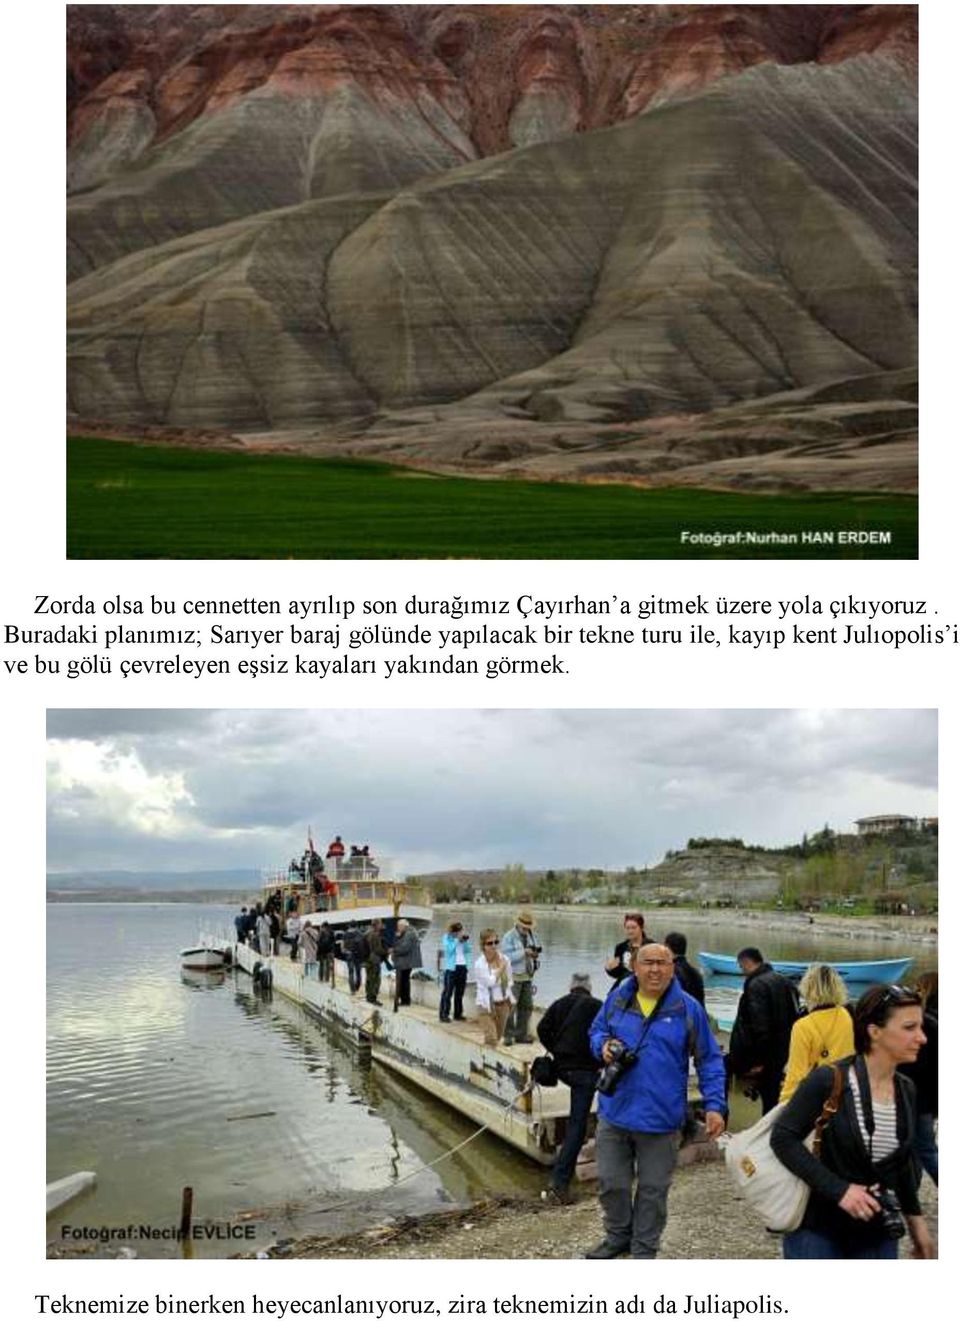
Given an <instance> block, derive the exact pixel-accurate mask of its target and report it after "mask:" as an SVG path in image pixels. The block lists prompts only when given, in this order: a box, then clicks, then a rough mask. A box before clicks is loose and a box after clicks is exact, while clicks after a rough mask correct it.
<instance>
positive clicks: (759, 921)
mask: <svg viewBox="0 0 960 1321" xmlns="http://www.w3.org/2000/svg"><path fill="white" fill-rule="evenodd" d="M448 907H449V908H465V907H475V906H474V905H469V904H449V905H446V904H435V905H434V909H435V911H437V912H442V911H443V910H444V909H445V908H448ZM524 907H526V908H529V909H530V910H531V911H532V912H533V913H535V914H536V913H540V914H544V913H558V914H569V913H583V912H586V913H596V914H598V915H602V914H605V913H609V914H611V915H612V916H614V917H619V916H622V914H623V905H622V904H619V905H604V904H589V905H584V906H582V907H577V906H572V905H569V904H525V905H524ZM478 908H479V910H481V911H483V912H485V913H490V914H491V916H493V915H496V916H497V917H500V916H501V915H505V916H506V917H507V918H509V917H511V916H512V915H514V913H515V911H516V905H515V904H500V903H497V904H483V905H479V906H478ZM646 916H647V923H648V925H649V926H650V927H651V928H655V929H659V928H660V927H663V928H664V929H665V930H669V928H670V926H677V925H679V924H680V923H681V922H682V921H683V920H684V919H686V920H687V921H689V920H690V919H691V918H697V919H700V920H714V921H716V920H722V921H723V923H724V925H729V926H742V927H743V928H744V930H746V931H749V933H750V934H751V935H752V936H753V937H754V938H755V939H756V937H757V929H758V927H759V928H760V930H761V931H771V932H773V931H795V932H798V933H800V932H808V931H809V929H810V927H811V926H812V927H813V929H814V930H815V931H816V932H818V933H820V934H824V935H829V936H837V937H839V938H840V939H842V940H851V941H855V940H871V941H874V940H880V941H889V942H891V943H893V942H897V941H899V942H904V941H905V942H909V943H913V944H919V945H936V944H937V940H938V919H937V918H936V917H930V916H927V917H909V916H907V915H898V916H893V917H882V916H876V917H847V916H845V915H844V914H842V913H781V912H776V911H771V910H769V909H760V908H724V909H712V908H693V907H690V908H680V907H676V908H674V907H670V908H659V907H658V908H651V909H649V910H648V911H647V914H646Z"/></svg>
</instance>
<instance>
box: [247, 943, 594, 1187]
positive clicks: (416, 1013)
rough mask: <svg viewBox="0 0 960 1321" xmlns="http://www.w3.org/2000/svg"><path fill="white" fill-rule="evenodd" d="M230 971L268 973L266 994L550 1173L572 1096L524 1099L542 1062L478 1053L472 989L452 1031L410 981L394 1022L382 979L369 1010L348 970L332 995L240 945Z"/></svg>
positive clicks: (425, 986) (433, 986)
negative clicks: (379, 997) (378, 1000)
mask: <svg viewBox="0 0 960 1321" xmlns="http://www.w3.org/2000/svg"><path fill="white" fill-rule="evenodd" d="M234 961H235V963H236V965H237V967H238V968H241V969H243V970H244V971H245V972H248V973H250V974H252V973H253V971H254V968H255V967H256V965H257V964H259V965H260V966H261V967H262V968H269V969H270V972H271V975H272V979H273V990H274V991H276V992H277V994H278V995H282V996H284V997H286V998H287V999H288V1000H291V1001H293V1003H294V1004H297V1005H302V1006H303V1007H304V1008H305V1009H306V1010H307V1011H308V1012H309V1013H311V1014H313V1015H314V1016H315V1017H316V1018H318V1019H319V1020H320V1021H321V1022H323V1023H327V1024H330V1025H332V1026H333V1027H335V1028H337V1029H338V1030H339V1031H340V1032H342V1033H345V1034H346V1035H347V1036H348V1037H349V1038H350V1039H351V1040H352V1041H353V1042H354V1043H355V1044H356V1045H357V1046H358V1047H359V1048H361V1049H363V1050H369V1052H370V1056H371V1058H372V1059H373V1060H376V1062H377V1063H378V1064H382V1065H384V1066H385V1067H386V1068H388V1069H390V1070H392V1071H393V1072H394V1073H396V1074H399V1075H400V1076H401V1077H403V1078H406V1079H407V1081H408V1082H411V1083H413V1084H414V1085H415V1086H417V1087H422V1088H423V1089H424V1090H425V1091H427V1092H429V1093H430V1095H431V1096H433V1097H435V1098H436V1099H437V1100H440V1101H444V1102H445V1103H446V1104H447V1105H449V1106H450V1107H451V1108H452V1109H454V1110H456V1111H458V1112H459V1113H460V1114H461V1115H463V1116H464V1117H465V1118H467V1119H469V1120H471V1121H472V1122H473V1123H475V1124H477V1125H478V1126H479V1125H481V1124H483V1125H487V1126H488V1127H489V1131H490V1133H491V1134H492V1135H493V1136H494V1137H498V1138H500V1139H502V1140H503V1141H504V1142H509V1143H510V1145H511V1146H513V1147H515V1148H517V1150H519V1151H522V1152H523V1153H524V1155H526V1156H529V1157H530V1158H531V1159H533V1160H535V1161H538V1162H539V1163H540V1164H541V1165H551V1164H552V1163H553V1159H554V1156H555V1154H556V1151H557V1150H558V1148H559V1146H560V1144H561V1143H562V1142H563V1137H564V1133H565V1130H566V1122H567V1115H568V1114H569V1110H570V1093H569V1090H568V1088H567V1087H566V1086H564V1084H563V1083H560V1084H558V1085H557V1086H556V1087H550V1088H534V1089H532V1090H528V1088H529V1083H530V1062H531V1061H532V1060H533V1059H535V1058H536V1057H537V1056H538V1055H542V1054H543V1047H542V1046H540V1045H539V1043H538V1044H535V1045H515V1046H504V1045H499V1046H486V1045H484V1043H483V1033H482V1030H481V1027H480V1024H479V1023H478V1022H477V1021H476V1018H475V1017H471V1016H472V1015H474V1014H475V1006H474V1004H473V988H472V987H468V994H467V995H466V996H465V998H464V1009H465V1010H466V1011H467V1013H468V1017H467V1018H466V1019H465V1020H464V1021H463V1022H460V1023H441V1022H440V1021H439V1019H438V1017H437V1015H438V1006H439V995H440V988H439V987H438V985H437V983H436V982H433V981H429V980H426V979H419V978H414V979H413V980H412V982H411V999H412V1000H413V1002H414V1003H413V1004H411V1005H405V1006H403V1007H401V1008H400V1009H399V1010H398V1011H397V1012H396V1013H394V1012H393V999H392V982H390V981H388V980H387V979H386V978H384V981H383V984H382V988H381V989H382V992H383V1000H384V1003H383V1005H382V1006H375V1005H371V1004H368V1003H367V1001H366V1000H365V999H364V996H363V992H362V991H358V992H357V993H356V995H352V994H351V993H350V991H349V989H348V983H347V975H346V965H345V964H343V963H339V962H338V963H337V964H336V969H335V972H336V976H335V982H334V984H333V985H331V984H329V983H326V982H319V981H315V980H314V979H313V978H308V977H304V975H303V965H302V964H300V963H295V962H294V961H293V960H292V959H290V958H289V956H286V957H285V956H283V955H279V956H275V957H270V956H266V955H262V954H258V953H257V952H256V951H255V950H253V949H251V948H250V947H249V946H247V945H236V946H235V947H234Z"/></svg>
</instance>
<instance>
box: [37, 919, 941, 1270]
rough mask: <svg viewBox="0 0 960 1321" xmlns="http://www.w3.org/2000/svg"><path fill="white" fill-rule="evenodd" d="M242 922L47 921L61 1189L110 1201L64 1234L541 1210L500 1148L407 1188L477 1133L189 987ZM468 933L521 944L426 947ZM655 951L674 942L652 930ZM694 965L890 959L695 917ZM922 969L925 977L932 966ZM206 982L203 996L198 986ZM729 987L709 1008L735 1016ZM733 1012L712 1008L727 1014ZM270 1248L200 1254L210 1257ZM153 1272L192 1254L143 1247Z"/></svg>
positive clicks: (287, 1013)
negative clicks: (512, 1197)
mask: <svg viewBox="0 0 960 1321" xmlns="http://www.w3.org/2000/svg"><path fill="white" fill-rule="evenodd" d="M232 916H233V910H231V909H228V908H219V907H217V906H214V905H193V904H51V905H48V908H47V1018H48V1064H47V1088H48V1095H47V1134H48V1137H47V1178H48V1179H51V1180H52V1179H56V1178H60V1177H62V1176H63V1175H66V1174H70V1173H73V1172H74V1171H76V1170H95V1171H96V1172H97V1179H98V1182H97V1186H96V1189H95V1190H93V1191H92V1192H90V1193H88V1194H86V1195H85V1196H84V1197H82V1198H80V1199H78V1200H77V1201H74V1202H72V1203H70V1204H68V1205H67V1206H66V1207H64V1208H63V1209H62V1210H61V1211H60V1212H59V1213H57V1214H55V1215H53V1216H51V1217H49V1218H48V1220H47V1239H48V1242H49V1241H55V1240H58V1239H59V1238H60V1235H61V1231H62V1227H63V1226H64V1225H73V1226H87V1227H94V1226H98V1227H99V1226H104V1227H110V1226H122V1225H126V1224H127V1223H128V1222H133V1223H135V1224H150V1225H153V1226H155V1227H156V1228H158V1229H160V1230H166V1231H169V1230H170V1228H171V1227H175V1226H176V1224H177V1222H178V1220H179V1211H180V1198H181V1190H182V1188H183V1187H184V1186H185V1185H190V1186H191V1187H193V1189H194V1218H195V1221H197V1222H198V1223H204V1224H208V1225H211V1226H213V1225H221V1226H222V1225H225V1224H226V1223H228V1222H230V1221H232V1220H233V1219H234V1218H235V1217H238V1216H239V1217H241V1218H243V1222H244V1223H247V1224H249V1225H251V1226H252V1227H253V1232H254V1234H255V1236H256V1237H255V1243H261V1244H262V1243H267V1242H273V1241H275V1240H276V1239H277V1238H281V1237H287V1236H293V1235H297V1234H303V1233H331V1234H332V1233H335V1232H344V1231H347V1230H351V1229H356V1228H360V1227H362V1226H364V1225H366V1224H369V1223H372V1222H375V1221H381V1220H383V1219H384V1217H385V1215H386V1214H399V1213H411V1214H419V1213H423V1212H426V1211H430V1210H435V1209H437V1208H439V1207H441V1206H443V1205H445V1204H446V1205H449V1204H452V1203H457V1202H466V1201H468V1200H469V1199H471V1198H473V1197H475V1196H478V1195H482V1194H484V1193H501V1192H532V1191H533V1190H535V1189H537V1188H539V1187H540V1186H541V1185H542V1180H543V1175H542V1172H541V1171H539V1170H538V1169H537V1167H536V1166H534V1165H533V1164H532V1163H531V1162H527V1161H525V1160H522V1159H518V1158H517V1157H516V1155H515V1153H513V1152H512V1151H511V1149H510V1148H508V1147H506V1146H505V1145H504V1144H502V1143H500V1142H498V1141H497V1140H496V1139H494V1138H491V1137H489V1136H487V1135H483V1136H482V1137H481V1138H479V1139H477V1140H476V1141H475V1142H472V1143H470V1145H469V1146H467V1147H466V1148H464V1150H463V1151H462V1152H460V1153H458V1154H457V1155H456V1156H455V1157H453V1158H451V1159H449V1160H445V1161H443V1162H442V1163H441V1164H440V1165H439V1166H438V1168H437V1169H436V1170H435V1171H434V1170H431V1171H427V1172H425V1173H421V1174H418V1175H416V1177H412V1178H411V1177H408V1176H410V1175H412V1174H413V1172H414V1171H415V1170H417V1169H419V1168H420V1167H421V1165H423V1164H426V1163H429V1162H430V1161H433V1160H435V1159H436V1158H437V1157H438V1156H440V1155H441V1154H442V1153H443V1152H444V1151H447V1150H449V1148H451V1147H452V1146H454V1145H455V1144H456V1143H458V1142H461V1141H463V1139H464V1138H466V1137H468V1136H469V1135H470V1133H471V1132H472V1131H473V1125H472V1124H470V1123H469V1122H468V1121H464V1120H461V1119H460V1118H459V1117H458V1116H456V1115H454V1114H453V1113H452V1112H451V1111H449V1110H448V1109H447V1107H445V1106H442V1105H440V1104H438V1103H436V1102H434V1101H433V1100H431V1098H430V1097H429V1096H427V1095H426V1094H425V1093H424V1092H422V1091H421V1090H420V1089H418V1088H415V1087H410V1086H408V1085H406V1084H405V1083H402V1082H400V1081H398V1080H397V1079H396V1078H395V1077H393V1076H392V1075H390V1074H389V1073H388V1072H387V1071H385V1070H383V1069H380V1068H378V1067H374V1068H373V1069H372V1070H370V1069H364V1068H362V1067H361V1066H360V1065H359V1063H358V1061H357V1058H356V1055H355V1054H354V1052H353V1051H352V1050H351V1048H350V1047H349V1046H348V1045H347V1044H346V1043H345V1042H344V1040H343V1039H342V1038H340V1037H338V1036H337V1034H336V1033H335V1032H333V1031H332V1030H330V1029H328V1028H325V1027H323V1026H321V1025H319V1024H317V1023H316V1022H315V1021H314V1020H312V1019H311V1018H309V1017H308V1016H307V1015H306V1014H305V1013H303V1012H302V1011H300V1010H298V1009H296V1008H295V1007H294V1006H292V1005H290V1004H289V1003H287V1002H286V1001H284V1000H283V999H282V997H280V996H274V997H273V998H272V1000H271V1001H270V1002H266V1003H265V1002H263V1001H261V1000H260V999H258V998H257V997H256V996H254V994H253V992H252V988H251V986H250V979H249V978H248V977H246V976H244V975H241V974H234V973H232V972H231V973H227V974H226V975H224V976H222V977H219V976H218V977H213V978H210V977H202V976H201V977H197V976H195V975H194V976H192V977H191V975H190V974H181V971H180V968H179V963H178V957H177V956H178V951H179V950H180V949H181V948H183V947H184V946H186V945H189V944H191V943H193V942H194V941H195V940H196V938H197V935H198V933H199V932H201V931H212V930H223V931H224V932H226V931H228V930H230V929H231V920H232ZM454 916H458V917H460V918H461V919H462V920H463V921H464V922H465V923H466V925H467V927H468V929H469V930H470V931H471V933H472V934H473V936H474V939H475V940H476V937H477V936H478V935H479V932H480V929H481V927H482V926H486V925H488V924H489V925H492V926H495V927H497V928H498V929H504V928H505V927H506V926H507V925H508V919H505V918H504V916H503V914H502V913H498V914H497V915H496V917H493V915H491V914H490V913H489V912H486V911H484V910H482V909H481V910H476V911H471V910H468V909H460V910H454V909H444V910H443V911H442V914H438V919H437V922H436V923H435V929H434V930H433V931H431V933H429V934H428V935H427V937H426V938H425V940H424V962H425V964H426V966H427V968H428V969H431V970H432V969H433V968H434V967H435V951H436V945H437V939H438V934H439V932H441V931H442V930H443V928H444V927H445V925H446V923H447V922H448V921H449V920H450V919H451V918H452V917H454ZM650 926H651V929H652V932H653V934H657V935H659V934H663V933H661V932H660V931H659V929H658V927H657V925H656V923H655V921H651V922H650ZM683 927H684V930H685V931H686V932H687V935H688V937H689V939H690V948H691V951H696V949H698V948H710V949H715V950H717V951H720V952H725V951H735V950H736V949H738V948H739V947H740V946H741V945H743V944H745V943H749V942H752V941H756V942H758V943H761V944H762V947H763V950H764V953H765V954H767V955H768V956H777V955H782V956H784V957H807V958H810V957H827V958H829V957H833V958H839V957H846V958H851V957H854V958H873V957H877V958H879V957H893V956H895V955H897V954H901V953H907V952H909V951H906V950H900V949H899V948H896V947H892V946H890V945H887V944H884V943H882V942H878V943H877V944H876V945H875V946H874V945H871V944H868V943H867V942H860V941H858V942H855V943H851V942H849V941H841V942H838V943H835V944H834V945H833V946H831V945H830V944H829V942H826V943H825V942H823V941H822V940H821V938H820V937H819V936H818V935H817V934H816V933H815V931H812V932H811V933H810V935H801V936H790V937H785V936H783V937H778V936H772V935H771V936H767V935H763V936H762V937H758V935H757V933H756V932H755V931H752V932H751V931H745V929H744V927H743V926H739V927H738V926H735V925H733V924H724V923H723V922H721V923H719V924H718V923H717V921H716V920H715V919H714V918H701V917H700V916H699V915H691V917H690V919H689V920H686V919H685V920H684V922H683ZM538 930H539V932H540V934H541V937H542V940H543V943H544V946H545V949H546V951H547V953H546V956H545V959H544V962H543V966H542V969H541V972H540V973H539V974H538V978H537V981H538V986H539V991H538V996H537V999H538V1002H540V1003H543V1004H546V1003H549V1001H550V1000H551V999H553V998H555V997H556V996H557V995H560V994H563V993H564V992H565V991H566V989H567V986H568V984H569V976H570V973H571V972H572V971H574V970H579V969H581V968H582V969H586V970H589V971H591V972H593V974H594V989H595V991H596V992H597V993H598V994H603V993H604V987H605V985H606V984H608V983H607V979H606V977H605V975H604V973H603V970H602V961H603V959H604V958H605V957H606V955H607V953H608V951H609V950H610V949H611V948H612V946H613V944H614V943H615V941H616V939H618V935H619V931H618V921H617V919H616V918H614V917H612V916H611V915H610V914H601V913H593V912H590V911H585V910H577V911H575V912H565V913H558V914H547V915H545V916H544V917H543V918H542V919H541V921H540V923H539V927H538ZM935 964H936V952H935V950H932V949H926V950H924V951H923V957H922V961H921V966H925V967H926V966H935ZM188 978H189V980H187V979H188ZM735 995H736V993H735V992H732V991H730V990H725V989H723V988H720V989H719V990H715V991H711V997H715V996H721V997H725V998H726V1001H727V1002H729V999H730V997H733V998H735ZM719 1003H720V1002H719V1001H717V1000H714V1004H715V1006H716V1005H717V1004H719ZM252 1245H253V1244H251V1243H248V1242H237V1243H228V1244H225V1243H224V1242H223V1241H222V1240H212V1241H209V1242H207V1243H206V1244H202V1243H196V1244H195V1245H194V1251H195V1252H196V1254H197V1255H201V1254H202V1253H207V1254H209V1255H217V1256H221V1255H227V1254H229V1253H230V1252H232V1251H236V1250H239V1249H246V1248H249V1247H250V1246H252ZM136 1250H137V1253H138V1255H140V1256H159V1255H167V1254H172V1253H176V1252H179V1250H180V1249H179V1248H177V1247H176V1246H175V1245H172V1244H171V1243H170V1242H169V1240H158V1241H157V1242H155V1243H151V1244H145V1243H142V1242H140V1243H137V1244H136Z"/></svg>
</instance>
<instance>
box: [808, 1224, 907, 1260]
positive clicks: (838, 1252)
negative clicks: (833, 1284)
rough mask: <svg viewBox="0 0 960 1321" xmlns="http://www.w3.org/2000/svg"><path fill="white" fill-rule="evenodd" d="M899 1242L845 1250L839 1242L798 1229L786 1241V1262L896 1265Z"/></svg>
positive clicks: (882, 1241) (885, 1241)
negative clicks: (853, 1262)
mask: <svg viewBox="0 0 960 1321" xmlns="http://www.w3.org/2000/svg"><path fill="white" fill-rule="evenodd" d="M898 1246H899V1240H898V1239H895V1238H881V1239H877V1240H876V1242H874V1243H868V1244H867V1245H866V1246H864V1247H861V1248H857V1249H855V1250H854V1251H850V1250H846V1251H845V1250H844V1248H843V1247H842V1246H841V1244H839V1243H838V1242H837V1240H836V1239H834V1238H830V1236H829V1235H828V1234H820V1233H818V1232H817V1230H815V1229H795V1230H794V1231H793V1233H792V1234H785V1235H784V1237H783V1257H784V1261H813V1260H815V1259H816V1260H829V1261H895V1260H896V1257H897V1248H898Z"/></svg>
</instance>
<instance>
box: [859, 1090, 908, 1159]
mask: <svg viewBox="0 0 960 1321" xmlns="http://www.w3.org/2000/svg"><path fill="white" fill-rule="evenodd" d="M848 1076H849V1078H850V1091H851V1093H852V1095H853V1108H854V1110H855V1111H856V1112H857V1123H858V1124H859V1126H860V1133H861V1135H862V1136H863V1145H864V1146H865V1147H866V1149H867V1151H869V1152H870V1159H871V1160H873V1161H879V1160H883V1158H884V1156H889V1155H890V1154H891V1152H894V1151H896V1149H897V1147H899V1145H900V1139H899V1138H898V1137H897V1103H896V1101H883V1102H880V1101H874V1102H873V1144H872V1145H871V1142H870V1134H869V1133H868V1132H867V1126H866V1123H865V1122H864V1118H863V1102H862V1101H861V1099H860V1084H859V1082H858V1081H857V1075H856V1072H855V1071H854V1070H853V1069H851V1070H850V1072H849V1075H848Z"/></svg>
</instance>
